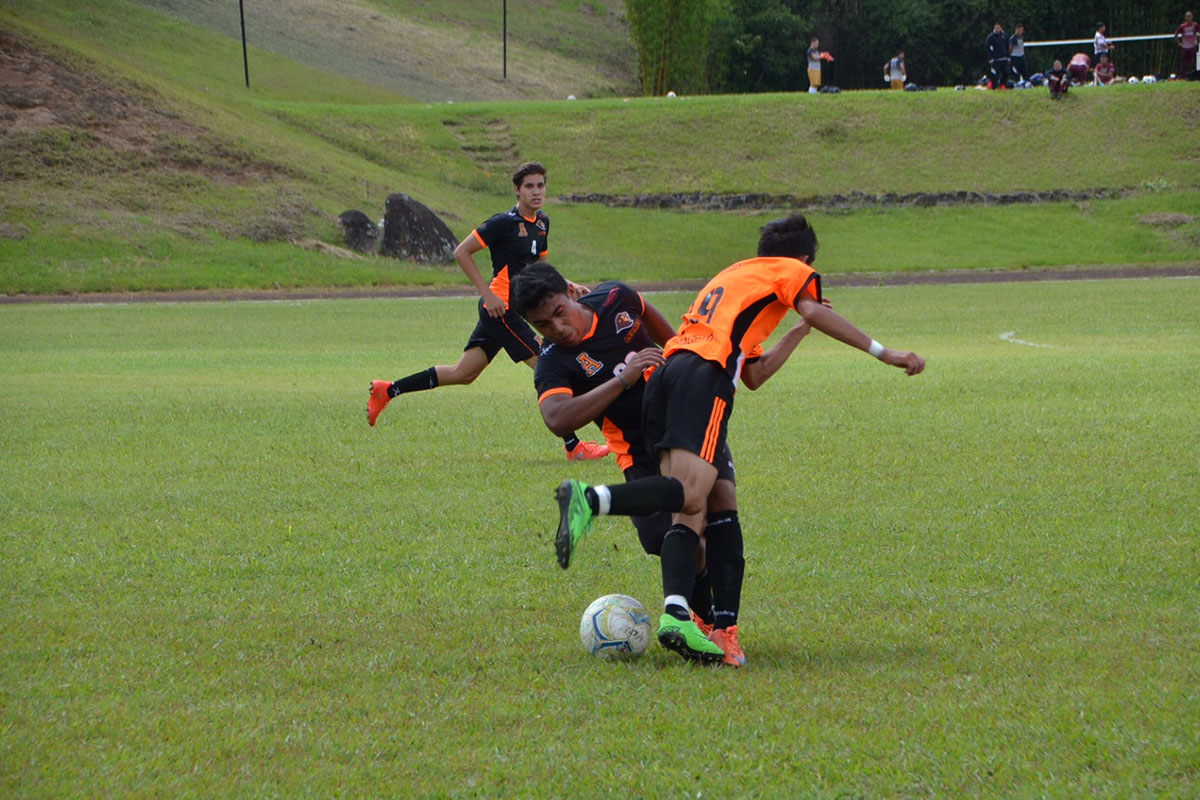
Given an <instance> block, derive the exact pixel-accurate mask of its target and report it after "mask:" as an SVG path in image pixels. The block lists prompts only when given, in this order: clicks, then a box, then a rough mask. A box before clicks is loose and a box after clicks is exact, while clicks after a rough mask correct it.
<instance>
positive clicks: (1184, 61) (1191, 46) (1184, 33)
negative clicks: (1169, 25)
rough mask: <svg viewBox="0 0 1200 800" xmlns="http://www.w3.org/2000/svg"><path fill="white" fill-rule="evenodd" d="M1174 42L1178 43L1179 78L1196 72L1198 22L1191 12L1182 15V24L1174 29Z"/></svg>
mask: <svg viewBox="0 0 1200 800" xmlns="http://www.w3.org/2000/svg"><path fill="white" fill-rule="evenodd" d="M1175 41H1176V42H1178V43H1179V77H1181V78H1183V77H1186V76H1187V75H1189V74H1191V73H1193V72H1195V71H1196V52H1197V47H1198V46H1200V22H1196V19H1195V18H1194V17H1193V16H1192V12H1190V11H1189V12H1187V13H1186V14H1184V15H1183V22H1182V23H1181V24H1180V25H1179V27H1178V28H1176V29H1175Z"/></svg>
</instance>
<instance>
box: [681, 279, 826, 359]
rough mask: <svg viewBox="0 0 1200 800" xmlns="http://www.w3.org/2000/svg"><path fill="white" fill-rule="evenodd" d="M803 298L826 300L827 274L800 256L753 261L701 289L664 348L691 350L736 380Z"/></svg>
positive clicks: (760, 353)
mask: <svg viewBox="0 0 1200 800" xmlns="http://www.w3.org/2000/svg"><path fill="white" fill-rule="evenodd" d="M802 297H810V298H812V299H813V300H816V301H817V302H820V301H821V276H820V275H818V274H817V273H816V272H814V271H813V268H812V267H810V266H809V265H808V264H805V263H804V262H803V261H800V260H798V259H795V258H751V259H747V260H746V261H739V262H738V263H736V264H734V265H733V266H731V267H727V268H725V269H723V270H721V271H720V272H718V273H717V275H716V277H714V278H713V279H712V280H711V281H709V282H708V284H707V285H706V286H705V287H704V288H703V289H701V290H700V294H699V295H697V296H696V301H695V302H694V303H692V307H691V308H689V309H688V310H687V312H686V313H684V315H683V324H682V325H680V326H679V330H678V331H676V333H675V336H673V337H672V338H671V340H670V341H669V342H667V346H666V347H664V348H663V352H664V353H665V354H666V355H668V356H669V355H670V354H671V353H673V352H675V351H676V350H690V351H692V352H693V353H696V354H697V355H699V356H700V357H701V358H704V359H706V360H708V361H712V362H714V363H716V364H718V365H720V366H721V368H722V369H724V370H725V372H726V374H728V375H729V377H730V378H731V379H733V380H734V381H736V380H737V379H738V376H739V375H740V374H741V370H742V363H743V362H744V361H746V360H747V359H755V358H758V357H759V356H760V355H762V343H763V340H765V339H766V338H767V337H768V336H770V335H771V332H772V331H773V330H775V327H776V326H777V325H778V324H779V321H780V320H782V319H783V317H784V315H785V314H787V312H788V310H789V309H795V308H796V304H797V303H798V302H799V301H800V299H801V298H802Z"/></svg>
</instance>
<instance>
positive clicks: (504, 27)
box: [500, 0, 508, 80]
mask: <svg viewBox="0 0 1200 800" xmlns="http://www.w3.org/2000/svg"><path fill="white" fill-rule="evenodd" d="M500 38H501V39H503V40H504V79H505V80H508V0H504V15H503V22H502V23H501V25H500Z"/></svg>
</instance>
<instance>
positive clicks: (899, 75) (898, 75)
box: [883, 48, 908, 89]
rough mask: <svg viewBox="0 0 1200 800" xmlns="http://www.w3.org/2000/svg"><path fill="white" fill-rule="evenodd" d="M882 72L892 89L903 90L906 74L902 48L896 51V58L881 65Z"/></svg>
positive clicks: (906, 78)
mask: <svg viewBox="0 0 1200 800" xmlns="http://www.w3.org/2000/svg"><path fill="white" fill-rule="evenodd" d="M883 71H884V73H885V75H886V76H887V79H888V81H889V82H890V83H891V85H892V88H893V89H903V88H904V83H905V81H907V80H908V73H907V72H905V70H904V48H900V49H899V50H897V51H896V57H895V58H893V59H891V60H890V61H888V62H887V63H886V64H884V65H883Z"/></svg>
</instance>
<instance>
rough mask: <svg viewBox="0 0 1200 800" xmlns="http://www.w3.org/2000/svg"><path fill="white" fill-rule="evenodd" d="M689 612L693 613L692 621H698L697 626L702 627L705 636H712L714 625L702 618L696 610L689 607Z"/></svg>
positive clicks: (701, 630)
mask: <svg viewBox="0 0 1200 800" xmlns="http://www.w3.org/2000/svg"><path fill="white" fill-rule="evenodd" d="M688 613H689V614H691V615H692V622H694V623H696V627H697V628H699V629H700V632H701V633H703V634H704V635H705V636H711V634H712V632H713V626H712V625H710V624H709V623H707V622H705V621H704V620H703V619H701V618H700V615H699V614H697V613H696V612H695V611H692V610H690V609H689V610H688Z"/></svg>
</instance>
